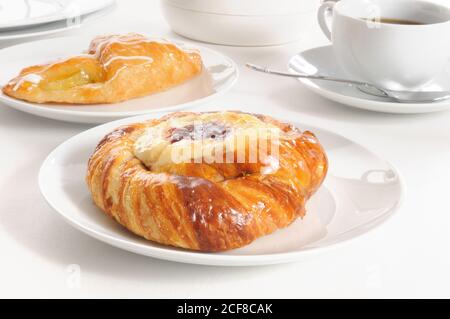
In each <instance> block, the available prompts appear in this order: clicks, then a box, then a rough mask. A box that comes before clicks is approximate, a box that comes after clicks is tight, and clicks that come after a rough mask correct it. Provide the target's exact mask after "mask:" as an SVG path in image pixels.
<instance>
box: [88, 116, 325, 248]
mask: <svg viewBox="0 0 450 319" xmlns="http://www.w3.org/2000/svg"><path fill="white" fill-rule="evenodd" d="M204 114H206V113H173V114H170V115H168V116H166V117H163V118H162V119H159V120H151V121H148V122H145V123H136V124H132V125H127V126H123V127H120V128H118V129H116V130H115V131H113V132H111V133H110V134H108V135H107V136H105V137H104V139H103V140H102V141H101V142H100V143H99V145H98V146H97V148H96V150H95V152H94V153H93V155H92V157H91V158H90V160H89V163H88V172H87V178H86V181H87V185H88V187H89V190H90V192H91V194H92V196H93V199H94V202H95V204H96V205H97V206H98V207H99V208H100V209H101V210H102V211H103V212H105V213H106V214H107V215H109V216H110V217H112V218H114V219H115V220H116V221H117V222H119V223H120V224H122V225H123V226H124V227H126V228H127V229H128V230H130V231H132V232H133V233H135V234H137V235H139V236H142V237H144V238H146V239H148V240H151V241H154V242H157V243H160V244H164V245H171V246H175V247H181V248H187V249H192V250H199V251H224V250H229V249H234V248H239V247H242V246H245V245H247V244H249V243H251V242H252V241H254V240H255V239H257V238H259V237H261V236H264V235H267V234H270V233H272V232H274V231H275V230H277V229H280V228H283V227H286V226H288V225H289V224H291V223H292V222H293V221H295V220H296V219H297V218H298V217H303V216H304V215H305V204H306V201H307V200H308V199H309V198H310V197H311V195H312V194H314V192H315V191H316V190H317V189H318V188H319V187H320V185H321V184H322V182H323V180H324V178H325V176H326V173H327V168H328V162H327V157H326V155H325V152H324V150H323V148H322V146H321V145H320V143H319V141H318V140H317V138H316V137H315V136H314V134H313V133H311V132H307V131H306V132H301V131H300V130H298V129H297V128H295V127H292V126H291V125H288V124H284V123H281V122H279V121H277V120H274V119H272V118H270V117H267V116H262V115H249V114H243V113H238V112H221V113H211V114H213V119H214V123H217V122H218V121H220V122H222V123H226V124H227V125H228V124H229V125H236V124H235V123H245V122H246V121H248V120H253V119H257V120H258V121H260V122H261V123H264V124H265V125H266V124H267V125H271V126H273V127H276V128H278V129H279V130H280V131H281V132H282V133H283V134H284V135H283V139H282V140H280V143H279V163H278V166H277V169H275V170H269V171H265V170H264V167H265V165H266V164H267V163H266V162H265V161H261V160H258V161H256V162H255V163H250V162H249V161H247V160H246V161H245V162H244V163H223V164H220V163H218V164H216V163H211V164H207V163H179V164H175V163H172V164H167V165H164V166H161V167H158V168H157V169H153V168H152V167H148V166H146V165H145V164H144V162H143V161H142V160H141V159H139V157H138V156H137V155H136V150H135V146H136V143H137V141H138V140H139V138H140V137H142V136H143V134H145V132H146V130H149V129H151V128H154V127H157V126H158V125H160V124H161V123H165V122H169V121H172V120H174V119H178V118H184V117H186V116H191V117H192V116H194V118H195V117H197V116H202V115H204ZM240 125H241V124H238V125H237V126H240ZM235 151H237V149H236V150H235Z"/></svg>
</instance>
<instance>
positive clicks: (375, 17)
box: [318, 0, 450, 90]
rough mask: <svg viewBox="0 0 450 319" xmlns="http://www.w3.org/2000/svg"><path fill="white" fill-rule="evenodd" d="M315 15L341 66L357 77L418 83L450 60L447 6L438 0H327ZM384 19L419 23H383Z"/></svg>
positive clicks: (407, 85) (399, 86)
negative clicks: (433, 0) (431, 0)
mask: <svg viewBox="0 0 450 319" xmlns="http://www.w3.org/2000/svg"><path fill="white" fill-rule="evenodd" d="M318 19H319V24H320V26H321V28H322V30H323V32H324V33H325V35H326V36H327V37H328V38H329V39H330V40H331V41H332V43H333V51H334V54H335V56H336V58H337V61H338V62H339V63H340V64H341V66H342V67H343V68H344V69H345V70H346V71H347V72H348V73H349V74H350V75H352V76H354V77H355V78H359V79H363V80H366V81H368V82H371V83H373V84H377V85H379V86H382V87H385V88H388V89H394V90H405V89H410V90H413V89H420V87H421V86H423V85H425V84H427V83H428V82H430V81H431V80H432V79H433V78H434V77H435V76H436V75H438V74H439V73H440V72H442V71H443V70H444V69H445V68H446V67H448V64H449V62H450V8H448V7H445V6H442V5H439V4H436V3H432V2H428V1H419V0H341V1H339V2H336V1H327V2H324V3H323V4H322V6H321V7H320V9H319V12H318ZM382 19H396V20H403V21H414V22H418V23H421V24H418V25H410V24H400V23H384V22H381V21H383V20H382ZM449 80H450V72H449Z"/></svg>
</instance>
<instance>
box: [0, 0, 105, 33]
mask: <svg viewBox="0 0 450 319" xmlns="http://www.w3.org/2000/svg"><path fill="white" fill-rule="evenodd" d="M113 3H114V0H96V1H92V0H0V8H1V10H0V31H4V30H11V29H18V28H26V27H31V26H36V25H40V24H45V23H50V22H56V21H61V20H65V19H72V18H74V17H77V16H82V15H86V14H89V13H92V12H95V11H98V10H101V9H103V8H106V7H108V6H110V5H112V4H113Z"/></svg>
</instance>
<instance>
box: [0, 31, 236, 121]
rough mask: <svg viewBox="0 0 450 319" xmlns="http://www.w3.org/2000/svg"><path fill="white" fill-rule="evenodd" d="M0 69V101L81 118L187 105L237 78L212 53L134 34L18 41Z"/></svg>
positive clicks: (1, 55)
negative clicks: (22, 42) (18, 43)
mask: <svg viewBox="0 0 450 319" xmlns="http://www.w3.org/2000/svg"><path fill="white" fill-rule="evenodd" d="M49 61H50V62H49ZM0 67H1V69H2V72H1V73H0V84H1V85H2V86H3V88H2V92H1V93H0V102H2V103H3V104H6V105H8V106H11V107H13V108H15V109H19V110H21V111H24V112H28V113H32V114H34V115H38V116H43V117H48V118H52V119H57V120H64V121H71V122H84V123H101V122H106V121H111V120H113V119H118V118H123V117H129V116H133V115H139V114H143V113H148V112H157V111H163V110H164V111H167V110H179V109H183V108H186V107H191V106H193V105H195V104H199V103H202V102H206V101H207V100H209V99H212V98H214V97H216V96H217V95H218V94H222V93H224V92H226V91H227V90H228V89H230V88H231V87H232V85H233V84H234V83H235V81H236V79H237V77H238V70H237V67H236V65H235V63H234V62H233V61H232V60H231V59H229V58H227V57H226V56H224V55H222V54H220V53H218V52H216V51H213V50H211V49H208V48H203V47H200V46H197V45H191V44H186V43H181V42H178V41H170V40H164V39H160V38H154V37H151V36H144V35H139V34H123V35H109V36H99V37H96V38H94V39H92V37H67V38H56V39H48V40H41V41H36V42H30V43H24V44H20V45H16V46H12V47H8V48H6V49H4V50H2V51H1V52H0Z"/></svg>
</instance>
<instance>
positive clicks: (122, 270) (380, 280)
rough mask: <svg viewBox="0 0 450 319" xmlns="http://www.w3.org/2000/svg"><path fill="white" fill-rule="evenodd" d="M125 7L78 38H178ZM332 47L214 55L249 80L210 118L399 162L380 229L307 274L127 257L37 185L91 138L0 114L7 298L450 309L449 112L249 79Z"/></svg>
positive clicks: (3, 291)
mask: <svg viewBox="0 0 450 319" xmlns="http://www.w3.org/2000/svg"><path fill="white" fill-rule="evenodd" d="M118 2H119V8H118V10H117V11H116V12H115V13H113V14H112V15H111V16H109V17H106V18H104V19H103V20H101V21H99V22H98V23H96V24H92V25H89V26H87V27H84V28H83V29H80V30H77V31H75V32H71V34H88V35H92V36H95V35H98V34H103V33H111V32H130V31H140V32H147V33H152V34H154V35H155V36H166V37H169V38H178V37H177V36H176V35H175V34H173V33H172V32H171V31H170V29H169V27H168V25H167V24H166V23H165V21H164V20H163V18H162V16H161V13H160V10H159V5H158V2H157V1H155V0H152V1H148V0H145V1H144V0H127V1H124V0H123V1H118ZM324 44H327V42H326V40H325V38H324V37H323V36H322V35H321V34H320V32H319V30H318V28H316V29H315V30H311V33H310V36H309V39H307V40H305V41H302V42H298V43H294V44H290V45H286V46H279V47H268V48H232V47H222V46H214V45H211V46H210V47H212V48H214V49H216V50H219V51H222V52H224V53H225V54H228V55H229V56H231V57H232V58H233V59H235V60H236V62H237V63H238V64H239V65H240V66H241V71H242V74H241V78H240V80H239V82H238V84H237V85H236V87H235V88H234V89H233V91H232V92H231V93H230V94H228V95H227V96H225V97H223V98H221V99H220V100H218V101H216V102H215V103H213V104H210V105H209V107H210V108H216V109H218V108H223V109H242V110H252V111H258V112H262V113H267V114H269V115H273V116H277V115H281V114H283V113H285V112H291V114H293V116H295V117H296V118H297V119H298V120H299V121H302V122H305V123H310V124H312V125H316V126H321V127H325V128H327V129H329V130H333V131H336V132H338V133H340V134H342V135H344V136H347V137H349V138H351V139H353V140H355V141H357V142H360V143H362V144H364V145H367V146H369V147H370V148H371V149H373V150H374V151H375V152H377V153H379V154H381V155H382V156H383V157H385V158H386V159H387V160H389V161H391V162H392V163H393V164H394V165H395V166H397V167H398V168H399V169H400V171H401V172H402V174H403V177H404V179H405V182H406V184H407V197H406V200H405V202H404V204H403V206H402V207H401V209H400V210H399V211H398V213H397V214H396V215H395V216H394V217H393V218H392V219H391V220H389V221H388V222H387V223H386V224H384V225H383V226H382V227H381V228H379V229H377V230H376V231H374V232H372V233H369V234H368V235H366V236H365V237H362V238H360V239H357V240H355V241H353V242H351V243H349V244H348V245H345V246H342V247H338V248H337V249H335V250H333V251H332V252H330V253H327V254H326V255H322V256H320V257H318V258H316V259H313V260H310V261H308V262H303V263H293V264H286V265H278V266H267V267H250V268H220V267H203V266H194V265H184V264H177V263H172V262H165V261H159V260H155V259H151V258H147V257H142V256H138V255H134V254H132V253H128V252H125V251H121V250H119V249H117V248H113V247H110V246H108V245H106V244H103V243H101V242H99V241H96V240H94V239H92V238H90V237H88V236H86V235H84V234H82V233H80V232H79V231H77V230H75V229H73V228H72V227H70V226H69V225H67V224H66V223H65V222H64V221H62V220H61V219H60V218H59V217H58V216H57V215H56V214H55V213H54V212H53V211H52V210H51V209H50V208H49V207H48V206H47V204H46V203H45V202H44V200H43V198H42V197H41V195H40V193H39V189H38V184H37V174H38V170H39V167H40V165H41V163H42V161H43V160H44V158H45V157H46V155H47V154H48V153H49V152H50V151H51V150H52V149H54V148H55V147H56V146H57V145H58V144H60V143H61V142H63V141H64V140H66V139H67V138H69V137H70V136H73V135H75V134H77V133H79V132H81V131H83V130H85V129H87V128H88V126H84V125H76V124H67V123H63V122H56V121H51V120H45V119H41V118H37V117H34V116H32V115H28V114H24V113H20V112H18V111H14V110H12V109H10V108H8V107H6V106H4V105H0V152H1V156H0V252H1V257H0V297H148V298H150V297H160V298H165V297H173V298H177V297H178V298H196V297H197V298H206V297H211V298H216V297H217V298H219V297H220V298H222V297H233V298H241V297H243V298H244V297H247V298H306V297H450V291H449V287H450V275H449V269H450V255H449V254H450V249H449V245H450V186H449V185H450V183H449V181H450V112H443V113H436V114H428V115H390V114H381V113H373V112H366V111H359V110H355V109H352V108H348V107H345V106H342V105H337V104H335V103H333V102H330V101H327V100H325V99H323V98H321V97H318V96H316V95H314V94H312V93H310V92H309V91H307V90H306V89H304V88H303V87H302V86H301V85H300V84H299V83H297V82H296V81H295V80H292V79H284V78H274V77H269V76H264V75H261V74H257V73H253V72H252V71H248V70H246V69H244V68H243V67H242V66H243V64H244V63H245V62H249V61H251V62H255V63H260V64H267V65H271V66H274V67H279V68H284V67H285V66H286V63H287V61H288V59H289V58H290V57H291V56H292V55H294V54H295V53H297V52H299V51H301V50H303V49H306V48H311V47H314V46H318V45H324ZM0 45H2V44H0ZM84 49H85V48H80V51H81V50H84ZM349 165H351V163H349ZM72 264H76V265H79V266H80V269H81V277H80V279H81V281H80V287H73V285H71V283H72V282H71V280H70V278H71V277H70V271H71V270H72V268H71V267H70V265H72Z"/></svg>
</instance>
